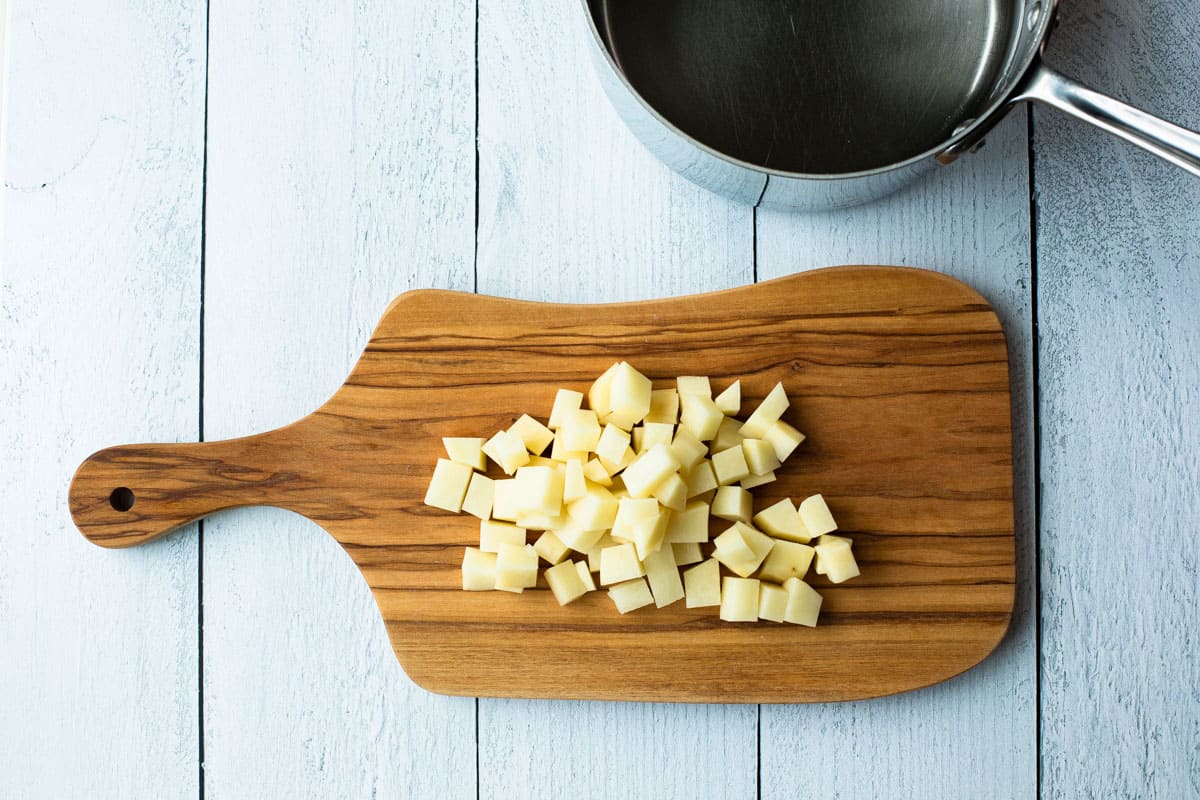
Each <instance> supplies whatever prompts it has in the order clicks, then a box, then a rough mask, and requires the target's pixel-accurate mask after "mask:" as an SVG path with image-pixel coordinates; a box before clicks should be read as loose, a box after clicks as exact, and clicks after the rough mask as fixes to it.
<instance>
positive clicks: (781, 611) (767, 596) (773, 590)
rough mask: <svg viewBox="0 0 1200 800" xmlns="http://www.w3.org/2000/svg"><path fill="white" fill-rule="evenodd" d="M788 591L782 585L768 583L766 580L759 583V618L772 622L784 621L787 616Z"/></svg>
mask: <svg viewBox="0 0 1200 800" xmlns="http://www.w3.org/2000/svg"><path fill="white" fill-rule="evenodd" d="M787 604H788V593H787V590H786V589H784V588H783V587H782V586H779V585H777V584H774V583H767V582H766V581H765V580H764V581H760V582H759V584H758V618H759V619H765V620H769V621H771V622H783V618H784V617H785V616H787Z"/></svg>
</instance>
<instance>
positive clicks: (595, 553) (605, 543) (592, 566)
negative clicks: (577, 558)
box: [587, 531, 621, 572]
mask: <svg viewBox="0 0 1200 800" xmlns="http://www.w3.org/2000/svg"><path fill="white" fill-rule="evenodd" d="M618 544H621V542H618V541H617V540H616V539H614V538H612V536H610V535H609V534H608V531H605V532H604V533H602V534H601V535H600V538H599V539H597V540H596V543H595V544H594V545H592V549H591V550H588V551H587V560H588V569H589V570H591V571H592V572H599V571H600V554H601V553H602V552H604V550H605V549H606V548H609V547H615V546H616V545H618Z"/></svg>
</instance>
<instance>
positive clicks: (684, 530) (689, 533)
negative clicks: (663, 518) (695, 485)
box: [667, 500, 708, 544]
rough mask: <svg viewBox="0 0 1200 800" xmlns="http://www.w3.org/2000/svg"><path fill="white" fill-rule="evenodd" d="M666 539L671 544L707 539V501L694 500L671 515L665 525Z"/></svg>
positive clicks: (698, 542) (699, 541) (704, 540)
mask: <svg viewBox="0 0 1200 800" xmlns="http://www.w3.org/2000/svg"><path fill="white" fill-rule="evenodd" d="M667 541H668V542H670V543H672V544H682V543H684V542H695V543H697V544H702V543H704V542H707V541H708V503H705V502H702V501H699V500H696V501H693V502H690V503H688V504H687V507H686V508H684V510H683V511H680V512H677V513H675V514H672V515H671V522H670V524H668V526H667Z"/></svg>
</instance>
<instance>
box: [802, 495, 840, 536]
mask: <svg viewBox="0 0 1200 800" xmlns="http://www.w3.org/2000/svg"><path fill="white" fill-rule="evenodd" d="M800 519H801V521H803V522H804V527H805V528H806V529H807V530H808V535H809V536H812V537H814V538H815V537H817V536H823V535H824V534H826V533H832V532H833V531H836V530H837V523H836V522H834V521H833V514H831V513H830V512H829V506H828V505H826V504H825V498H824V497H822V496H821V495H819V494H814V495H813V496H812V497H809V498H807V499H805V500H803V501H801V503H800Z"/></svg>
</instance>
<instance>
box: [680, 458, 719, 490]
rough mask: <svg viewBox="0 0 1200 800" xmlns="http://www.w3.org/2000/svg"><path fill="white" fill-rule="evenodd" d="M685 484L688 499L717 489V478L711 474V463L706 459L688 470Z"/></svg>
mask: <svg viewBox="0 0 1200 800" xmlns="http://www.w3.org/2000/svg"><path fill="white" fill-rule="evenodd" d="M686 483H687V487H688V498H689V499H691V498H693V497H695V496H696V495H699V494H704V493H705V492H708V491H713V490H715V489H716V488H717V476H716V475H714V474H713V469H712V462H711V461H709V460H708V459H707V458H705V459H703V460H701V461H700V463H698V464H696V465H695V466H694V467H692V468H691V469H689V470H688V472H687V478H686Z"/></svg>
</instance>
